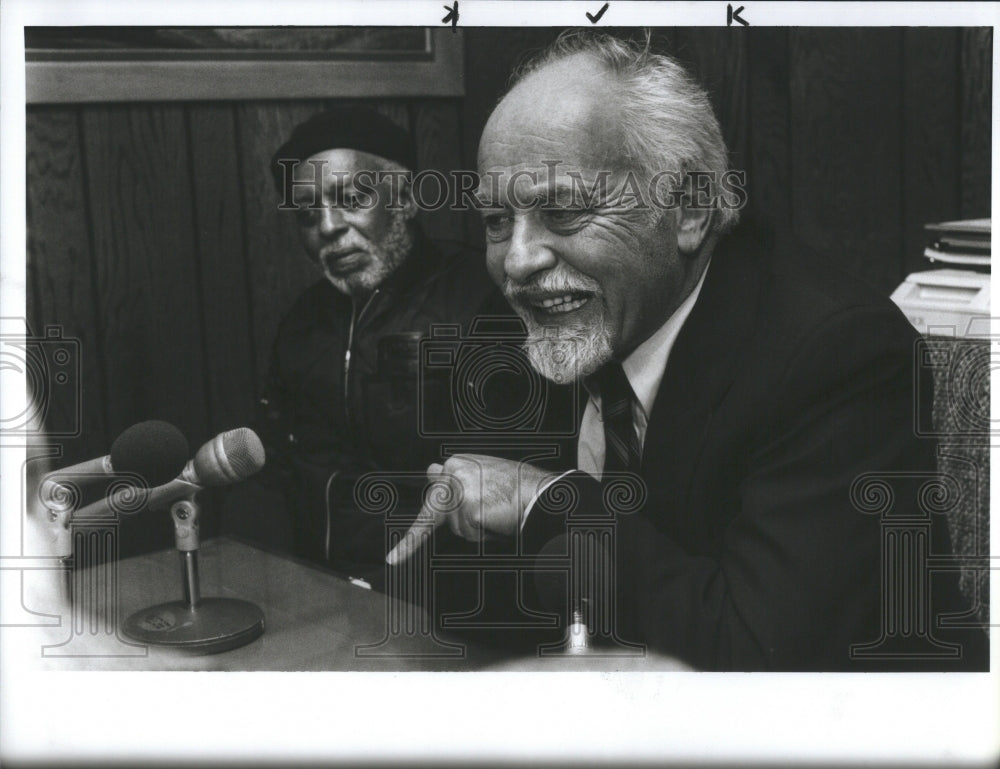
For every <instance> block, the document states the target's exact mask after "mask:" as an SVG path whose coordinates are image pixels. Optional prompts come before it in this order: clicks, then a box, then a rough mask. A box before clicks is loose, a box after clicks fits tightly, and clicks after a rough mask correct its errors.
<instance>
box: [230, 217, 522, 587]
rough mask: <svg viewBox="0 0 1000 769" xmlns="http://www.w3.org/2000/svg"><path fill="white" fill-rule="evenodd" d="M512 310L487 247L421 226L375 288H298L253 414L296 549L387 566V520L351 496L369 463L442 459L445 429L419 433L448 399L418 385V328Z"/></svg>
mask: <svg viewBox="0 0 1000 769" xmlns="http://www.w3.org/2000/svg"><path fill="white" fill-rule="evenodd" d="M509 312H510V311H509V308H508V307H507V305H506V303H505V302H504V300H503V298H502V297H501V296H500V294H499V292H498V291H497V289H496V287H495V286H494V285H493V283H492V281H491V280H490V279H489V276H488V275H487V273H486V270H485V260H484V258H483V256H482V255H481V254H475V253H468V252H460V253H452V254H449V255H446V254H445V253H444V251H443V249H441V248H439V247H437V246H436V245H434V244H432V243H431V242H430V241H429V240H428V239H427V238H425V237H424V236H422V235H420V234H418V236H417V238H416V241H415V244H414V250H413V253H412V254H411V256H410V258H409V259H408V260H407V262H405V263H404V264H403V266H401V267H400V268H399V270H397V271H396V272H395V273H394V274H393V275H392V276H391V277H390V278H389V279H388V280H387V281H386V282H385V283H383V284H382V285H381V286H380V287H379V289H378V290H377V291H376V292H375V293H373V294H372V295H371V296H370V297H369V298H368V299H367V300H359V301H352V300H351V298H350V297H348V296H346V295H344V294H341V293H340V292H338V291H337V290H336V289H335V288H334V287H333V286H332V285H331V284H330V283H329V282H328V281H326V280H321V281H319V282H317V283H316V284H315V285H313V286H311V287H310V288H309V289H307V290H306V291H305V292H304V293H303V294H302V295H301V296H300V297H299V298H298V300H297V301H296V302H295V304H294V305H293V307H292V309H291V310H290V311H289V313H288V314H287V316H286V317H285V318H284V319H283V320H282V322H281V325H280V327H279V329H278V333H277V336H276V339H275V342H274V346H273V351H272V358H271V365H270V369H269V373H268V380H267V385H266V388H265V392H264V394H263V397H262V398H261V400H260V403H259V406H260V408H259V414H258V418H257V420H256V425H255V427H256V429H257V431H258V433H259V434H260V435H261V438H262V440H263V441H264V444H265V448H266V451H267V463H266V467H265V470H264V471H262V473H261V475H260V477H259V478H258V480H257V483H258V484H263V485H264V486H265V487H266V488H267V489H269V490H270V491H271V492H272V495H273V494H274V493H275V492H277V494H279V495H280V497H281V498H282V504H281V506H282V507H284V512H281V513H279V512H273V513H272V517H278V518H280V517H281V516H284V517H285V524H286V525H287V526H288V527H289V528H290V533H291V546H292V548H293V549H294V551H295V553H296V554H297V555H300V556H302V557H305V558H309V559H312V560H317V561H323V562H325V563H327V564H329V565H331V566H334V567H336V568H340V569H342V570H345V571H349V572H352V573H355V572H356V573H359V574H361V573H365V572H366V571H370V570H371V569H372V568H374V569H376V570H380V569H381V567H382V559H383V557H384V555H385V543H384V540H385V526H384V521H383V519H382V518H381V517H379V516H377V515H372V514H368V513H365V512H364V511H363V510H361V509H359V508H358V506H357V505H354V504H352V501H353V500H352V499H351V490H352V484H353V479H355V478H357V477H358V476H361V475H363V474H364V473H366V472H371V471H380V472H382V473H389V474H392V473H399V474H401V475H405V474H418V475H419V474H420V473H422V472H424V471H425V470H426V468H427V466H428V465H429V464H430V463H431V462H435V461H440V443H441V442H440V440H437V439H435V436H428V435H426V434H423V435H422V434H421V433H426V430H424V429H423V424H424V422H427V421H428V420H429V421H431V422H434V421H440V418H441V417H440V414H436V413H434V414H432V413H428V411H435V412H436V411H437V410H439V409H441V408H447V407H448V404H449V402H450V399H449V398H448V397H443V398H442V397H437V398H436V399H435V398H431V397H430V396H431V394H432V393H436V394H437V395H438V396H440V395H441V393H440V391H439V390H438V389H436V388H435V387H419V388H418V387H417V377H418V375H419V372H420V366H419V355H420V348H419V341H418V340H419V339H420V338H427V337H428V336H429V335H430V334H431V333H432V330H433V328H434V327H435V326H439V325H441V324H453V325H457V326H458V327H459V337H461V336H462V335H464V334H465V333H467V330H468V328H469V326H470V324H471V321H472V320H473V318H475V317H477V316H478V315H482V314H486V315H496V314H499V313H509ZM456 342H458V339H456ZM440 373H442V374H443V373H445V372H440ZM425 384H426V382H425ZM430 400H433V401H434V403H429V402H428V401H430ZM242 496H243V497H246V496H248V495H246V494H244V495H242ZM271 504H272V506H273V501H272V502H271ZM273 523H274V522H273V521H272V524H273ZM277 523H278V525H280V524H281V521H280V520H279V521H278V522H277Z"/></svg>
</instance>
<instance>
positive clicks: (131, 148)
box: [27, 27, 992, 555]
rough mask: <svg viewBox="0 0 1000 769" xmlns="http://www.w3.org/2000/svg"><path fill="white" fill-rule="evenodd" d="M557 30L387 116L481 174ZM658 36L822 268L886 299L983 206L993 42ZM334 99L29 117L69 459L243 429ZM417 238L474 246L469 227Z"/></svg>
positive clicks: (861, 34)
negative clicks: (284, 180)
mask: <svg viewBox="0 0 1000 769" xmlns="http://www.w3.org/2000/svg"><path fill="white" fill-rule="evenodd" d="M555 34H556V31H555V30H550V29H516V30H486V29H468V30H466V31H465V41H466V78H465V80H466V89H467V95H466V96H465V97H464V98H462V99H405V100H388V101H379V102H376V103H375V106H377V108H378V109H380V110H382V111H383V112H384V113H385V114H387V115H388V116H390V117H391V118H392V119H393V120H395V121H396V122H398V123H399V124H401V125H404V126H406V127H407V128H409V129H410V131H411V132H412V133H413V135H414V136H415V138H416V142H417V147H418V160H419V161H420V163H421V165H422V166H423V167H426V168H437V169H440V170H444V171H447V170H450V169H453V168H459V167H465V168H474V164H475V152H476V144H477V142H478V137H479V134H480V132H481V130H482V128H483V125H484V124H485V122H486V118H487V117H488V115H489V112H490V111H491V110H492V108H493V106H494V105H495V103H496V100H497V98H498V96H499V95H500V93H502V90H503V88H504V85H505V82H506V80H507V75H508V73H509V71H510V69H511V66H512V65H513V64H514V63H515V62H516V61H518V60H519V59H521V58H522V57H523V56H524V54H525V52H527V51H530V50H534V49H538V48H540V47H541V46H543V45H545V44H546V43H547V42H548V41H550V40H551V39H552V38H553V37H554V36H555ZM654 45H655V47H656V48H657V49H658V50H666V51H668V52H672V53H673V54H674V55H676V56H677V57H678V58H680V59H681V60H682V61H684V62H686V63H687V64H689V65H690V66H691V67H692V69H693V70H694V71H695V72H696V73H697V74H698V75H699V77H700V78H701V79H702V80H703V82H704V83H705V85H706V86H707V88H708V89H709V91H710V93H711V96H712V99H713V103H714V104H715V107H716V110H717V112H718V115H719V118H720V121H721V123H722V126H723V130H724V133H725V136H726V139H727V141H728V142H729V145H730V148H731V150H732V156H733V165H734V167H736V168H744V169H745V170H746V171H747V173H748V180H749V187H750V201H749V205H748V209H747V211H746V212H745V215H746V216H748V217H752V218H754V219H757V220H761V221H764V222H765V223H766V224H767V225H769V226H770V227H772V228H773V230H774V232H775V234H776V237H778V238H779V239H795V240H798V241H802V242H804V243H806V244H809V245H810V246H811V248H812V249H813V251H814V252H815V253H811V254H810V256H809V257H808V258H822V259H830V260H833V261H836V262H838V263H840V264H842V265H843V266H844V267H845V268H846V269H848V270H849V271H851V272H854V273H855V274H857V275H859V276H861V277H862V278H864V279H865V280H867V281H869V282H870V283H872V284H873V285H875V286H876V287H878V288H879V289H881V290H882V291H884V292H886V293H888V292H890V291H891V290H892V289H893V288H894V287H895V286H896V285H897V284H898V283H899V282H900V280H901V279H902V278H903V277H904V276H905V275H906V274H907V273H908V272H911V271H913V270H915V269H920V268H922V267H923V263H922V260H921V252H922V234H921V227H922V225H923V223H924V222H926V221H932V220H941V219H948V218H958V217H972V216H977V217H978V216H989V212H990V197H989V196H990V171H989V168H990V153H991V146H990V131H991V123H990V114H991V103H990V94H991V87H992V84H991V72H992V31H991V30H989V29H968V30H962V29H923V28H921V29H918V28H913V29H792V30H790V29H771V28H756V27H751V28H747V29H742V28H728V29H727V28H711V29H667V30H659V31H657V32H656V34H655V35H654ZM334 103H335V102H333V101H329V100H327V101H308V102H299V101H267V102H265V101H248V102H214V103H209V102H196V103H194V102H193V103H169V104H168V103H164V104H156V103H142V104H127V105H124V104H106V105H87V106H75V105H70V106H66V105H59V106H31V107H29V109H28V123H27V142H28V146H27V152H28V157H27V163H28V165H27V174H28V178H27V196H28V278H29V288H28V290H29V297H28V313H29V319H28V320H29V323H30V324H31V328H32V330H33V331H34V332H35V333H39V332H40V331H41V329H43V328H44V327H45V326H51V325H59V326H61V327H62V329H63V331H64V333H65V334H66V336H69V337H74V338H76V339H79V340H80V345H81V369H82V386H83V406H82V413H81V417H82V434H81V436H80V437H79V438H76V439H73V440H69V441H66V443H65V444H64V457H63V459H62V460H61V461H62V462H63V463H65V464H69V463H71V462H74V461H77V460H80V459H84V458H88V457H92V456H98V455H100V454H103V453H105V452H106V450H107V447H108V445H109V443H110V442H111V440H113V438H114V437H115V436H116V435H117V434H118V433H119V432H120V431H121V430H123V429H124V428H126V427H128V426H129V425H130V424H133V423H134V422H137V421H139V420H142V419H149V418H160V419H166V420H168V421H170V422H173V423H174V424H176V425H177V426H178V427H180V428H181V430H183V431H184V433H185V435H187V436H188V439H189V441H190V442H191V444H192V447H196V446H198V445H200V444H201V442H203V441H205V440H207V439H208V438H210V437H211V436H212V435H214V434H215V433H217V432H219V431H221V430H224V429H228V428H231V427H235V426H239V425H242V424H245V423H246V422H247V420H248V419H249V417H250V415H251V413H252V407H253V401H254V397H255V394H256V393H257V391H258V389H259V387H260V384H261V382H262V379H263V376H264V374H265V371H266V367H267V359H268V355H269V348H270V345H271V340H272V338H273V335H274V332H275V330H276V327H277V323H278V321H279V319H280V318H281V316H282V315H283V314H284V312H285V311H286V310H287V308H288V306H289V305H290V303H291V302H292V300H293V299H294V298H295V296H296V295H297V294H298V293H299V292H300V291H301V290H302V289H303V288H304V287H305V286H306V285H307V284H308V283H310V282H311V281H312V280H314V279H315V275H314V273H313V272H312V268H311V267H310V266H309V264H308V263H307V262H306V260H305V259H304V257H303V256H302V255H301V253H300V249H299V245H298V242H297V239H296V233H295V229H294V224H293V222H292V221H291V218H290V216H289V215H287V214H286V215H282V213H281V212H279V211H277V210H276V204H277V201H276V195H275V191H274V188H273V185H272V182H271V179H270V174H269V171H268V159H269V158H270V155H271V152H272V151H273V150H274V149H275V148H276V147H277V146H278V145H279V144H280V143H281V141H283V139H284V138H285V137H286V136H287V135H288V133H289V132H290V130H291V129H292V127H293V126H294V125H295V124H296V123H297V122H299V121H301V120H303V119H305V118H306V117H308V116H309V115H311V114H312V113H314V112H316V111H318V110H320V109H322V108H324V107H327V106H331V105H333V104H334ZM426 226H427V229H428V230H429V232H430V233H431V234H432V235H433V236H435V237H439V238H449V239H455V240H464V241H466V242H469V243H472V244H478V243H480V242H481V232H480V228H479V224H478V221H477V219H476V218H475V216H474V215H473V214H469V213H466V214H463V213H458V212H451V211H448V210H442V211H439V212H436V213H434V214H432V215H428V217H427V219H426ZM804 253H805V252H804ZM51 407H52V408H53V409H57V410H58V409H66V408H69V406H68V405H67V404H66V403H53V404H52V406H51ZM207 528H208V529H209V531H211V524H209V525H208V527H207ZM170 542H171V534H170V527H169V522H168V521H166V520H158V519H157V520H153V519H150V518H146V517H142V516H138V517H133V518H132V519H130V520H128V521H124V522H123V528H122V536H121V541H120V547H121V551H122V553H123V554H126V555H127V554H131V553H135V552H141V551H143V550H148V549H152V548H155V547H166V546H168V545H169V544H170Z"/></svg>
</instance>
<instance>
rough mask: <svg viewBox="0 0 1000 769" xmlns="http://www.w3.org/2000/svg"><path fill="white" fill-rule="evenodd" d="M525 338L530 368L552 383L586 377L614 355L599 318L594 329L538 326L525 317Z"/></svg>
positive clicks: (609, 333) (609, 335)
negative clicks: (598, 322) (598, 323)
mask: <svg viewBox="0 0 1000 769" xmlns="http://www.w3.org/2000/svg"><path fill="white" fill-rule="evenodd" d="M519 312H520V311H519ZM521 317H522V318H524V321H525V323H526V324H527V325H528V338H527V340H525V343H524V351H525V352H526V353H527V355H528V360H529V361H531V365H532V366H533V367H534V369H535V370H536V371H537V372H538V373H539V374H541V375H542V376H543V377H545V378H546V379H550V380H552V381H553V382H555V383H556V384H568V383H569V382H574V381H576V380H577V379H580V378H583V377H587V376H590V375H591V374H593V373H594V372H595V371H597V369H599V368H600V367H601V366H603V365H604V364H605V363H608V362H610V361H611V360H612V359H613V357H614V351H613V350H612V349H611V330H610V329H609V328H608V324H607V323H606V322H605V320H604V317H603V316H602V317H601V323H600V325H599V326H598V327H597V328H596V329H593V328H587V327H582V326H571V327H569V328H557V327H553V326H539V325H537V324H536V323H534V321H533V320H532V319H531V318H530V317H525V314H524V313H522V314H521Z"/></svg>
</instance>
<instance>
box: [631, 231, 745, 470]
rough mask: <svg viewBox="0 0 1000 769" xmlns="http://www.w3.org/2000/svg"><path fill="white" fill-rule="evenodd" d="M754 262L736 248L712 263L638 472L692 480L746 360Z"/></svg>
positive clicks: (722, 251) (730, 244) (720, 252)
mask: <svg viewBox="0 0 1000 769" xmlns="http://www.w3.org/2000/svg"><path fill="white" fill-rule="evenodd" d="M760 274H761V269H760V263H759V259H758V257H757V256H756V254H755V253H754V252H753V250H752V249H743V248H738V247H737V244H736V241H735V240H732V239H727V240H724V241H722V242H721V243H720V244H719V246H718V247H717V248H716V250H715V253H714V254H713V256H712V262H711V264H710V265H709V267H708V274H707V275H706V277H705V283H704V285H703V286H702V291H701V295H700V296H699V297H698V301H697V302H696V303H695V306H694V309H693V310H692V311H691V314H690V316H688V319H687V322H686V323H685V324H684V327H683V328H682V329H681V331H680V334H679V335H678V337H677V341H676V343H675V344H674V348H673V350H672V351H671V354H670V359H669V360H668V361H667V368H666V371H665V372H664V375H663V380H662V381H661V383H660V389H659V392H658V393H657V396H656V403H655V405H654V407H653V413H652V414H651V415H650V422H649V427H648V429H647V433H646V442H645V445H644V447H643V466H644V467H646V466H647V463H649V466H650V467H652V468H656V472H663V470H664V468H670V469H669V471H668V472H669V474H670V475H671V476H673V477H676V478H683V477H690V473H689V472H688V470H689V469H690V466H692V465H693V463H694V461H695V459H696V457H697V452H698V450H699V448H700V446H701V443H702V441H703V440H704V436H705V434H706V431H707V427H708V424H709V421H710V418H711V414H712V411H713V409H714V408H715V407H716V405H717V404H718V403H719V402H720V401H721V400H722V398H723V396H724V395H725V394H726V392H727V391H728V389H729V387H730V386H731V385H732V382H733V379H734V378H735V376H736V374H737V373H738V372H739V370H740V368H741V360H742V357H743V356H744V355H746V354H748V353H749V345H748V344H747V342H748V338H749V336H750V334H751V333H752V331H753V329H754V327H755V325H756V319H757V315H758V311H759V293H760V289H761V279H760Z"/></svg>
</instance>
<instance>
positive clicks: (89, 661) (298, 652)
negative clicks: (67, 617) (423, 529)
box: [43, 537, 684, 671]
mask: <svg viewBox="0 0 1000 769" xmlns="http://www.w3.org/2000/svg"><path fill="white" fill-rule="evenodd" d="M199 565H200V573H201V580H200V581H201V594H202V596H203V597H206V598H207V597H228V598H238V599H242V600H246V601H251V602H252V603H254V604H256V605H257V606H259V607H260V608H261V609H262V610H263V612H264V617H265V620H264V623H265V629H264V633H263V635H262V636H261V637H260V638H258V639H256V640H255V641H252V642H251V643H249V644H247V645H245V646H242V647H240V648H237V649H232V650H230V651H226V652H222V653H219V654H209V655H197V654H192V653H189V652H184V651H179V650H173V649H166V648H163V647H157V646H152V645H150V646H142V645H136V644H135V643H134V642H132V641H129V639H128V638H127V637H126V636H124V634H122V632H121V630H120V627H121V623H122V621H123V620H124V619H125V618H126V617H128V616H129V615H131V614H132V613H133V612H135V611H139V610H141V609H145V608H148V607H150V606H153V605H155V604H159V603H164V602H168V601H175V600H179V599H180V598H181V597H182V580H181V575H180V565H179V556H178V553H177V551H176V550H173V549H171V550H165V551H161V552H157V553H151V554H148V555H142V556H137V557H134V558H128V559H124V560H121V561H119V562H117V564H112V565H110V566H103V567H92V568H91V569H89V570H83V572H84V573H83V576H82V583H83V584H86V585H87V591H88V594H89V595H91V596H93V595H97V596H99V598H98V600H97V603H101V602H103V603H104V604H105V606H103V607H100V606H95V605H94V604H95V601H94V599H90V600H89V602H88V601H84V603H83V604H78V609H77V611H76V613H75V615H74V622H73V623H64V624H72V625H73V626H74V628H73V632H71V633H70V632H69V628H65V627H64V628H62V633H61V635H62V637H63V638H65V637H66V636H67V635H68V636H69V637H68V639H67V640H64V641H63V642H62V643H55V644H52V645H50V646H48V647H47V648H46V649H45V651H44V655H43V656H44V660H45V663H46V664H45V667H47V668H49V669H54V670H203V671H227V670H228V671H255V670H262V671H263V670H271V671H319V670H326V671H346V670H352V671H390V670H391V671H407V670H423V671H428V670H444V671H467V670H483V669H496V670H601V671H615V670H622V671H631V670H678V669H684V668H683V666H681V665H680V664H679V663H677V662H676V661H674V660H672V659H669V658H665V657H657V656H653V655H649V654H647V655H646V656H644V657H639V658H635V657H632V658H621V657H584V658H581V657H564V658H553V657H545V658H537V657H532V656H531V655H529V656H527V657H520V658H515V657H511V656H510V655H509V654H505V653H504V652H502V651H500V650H498V649H495V648H492V647H488V646H483V645H476V644H472V643H469V642H468V641H465V640H463V639H461V638H459V637H457V636H449V635H447V634H443V633H441V632H440V631H439V632H437V633H435V634H433V636H432V635H431V634H430V633H428V632H421V627H420V622H419V621H418V622H417V625H416V627H415V628H413V632H409V633H407V632H405V631H406V628H405V627H404V628H402V629H401V631H402V632H397V633H395V634H390V633H389V626H390V614H391V613H392V612H396V618H397V619H398V618H399V617H400V616H403V617H412V616H413V612H414V611H415V610H414V609H413V608H412V607H410V606H409V605H404V604H402V603H401V602H399V601H395V600H394V599H390V598H389V597H388V596H386V595H384V594H382V593H379V592H377V591H374V590H369V589H366V588H364V587H359V586H357V585H355V584H353V583H352V582H351V581H349V580H348V579H347V578H346V577H344V576H342V575H339V574H337V573H334V572H332V571H328V570H325V569H323V568H320V567H318V566H314V565H312V564H309V563H306V562H302V561H299V560H296V559H293V558H290V557H287V556H284V555H278V554H274V553H268V552H265V551H264V550H261V549H258V548H256V547H253V546H251V545H249V544H246V543H243V542H240V541H237V540H235V539H231V538H226V537H223V538H218V539H213V540H209V541H208V542H206V543H204V544H203V545H202V548H201V550H200V555H199ZM105 569H116V570H117V577H116V579H110V575H111V572H107V571H103V572H102V570H105ZM80 580H81V577H80V576H79V575H78V584H81V582H80ZM102 583H104V584H106V585H112V586H113V587H112V588H111V589H109V590H107V591H103V592H102V590H101V585H102ZM115 593H117V596H116V598H117V600H116V601H113V600H112V599H113V598H114V597H115ZM105 595H106V596H107V598H100V596H105ZM112 603H116V604H117V607H118V612H117V616H116V617H114V616H113V612H110V611H109V612H106V613H107V615H108V616H107V618H106V619H105V620H104V621H103V622H99V621H95V618H96V616H97V611H98V610H106V609H107V607H108V606H110V605H111V604H112ZM81 607H82V610H81ZM83 615H86V616H83ZM421 616H425V615H423V614H422V613H421ZM95 627H96V628H97V629H98V632H96V633H95V632H93V630H94V628H95ZM397 628H398V625H397ZM379 644H381V646H379Z"/></svg>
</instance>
